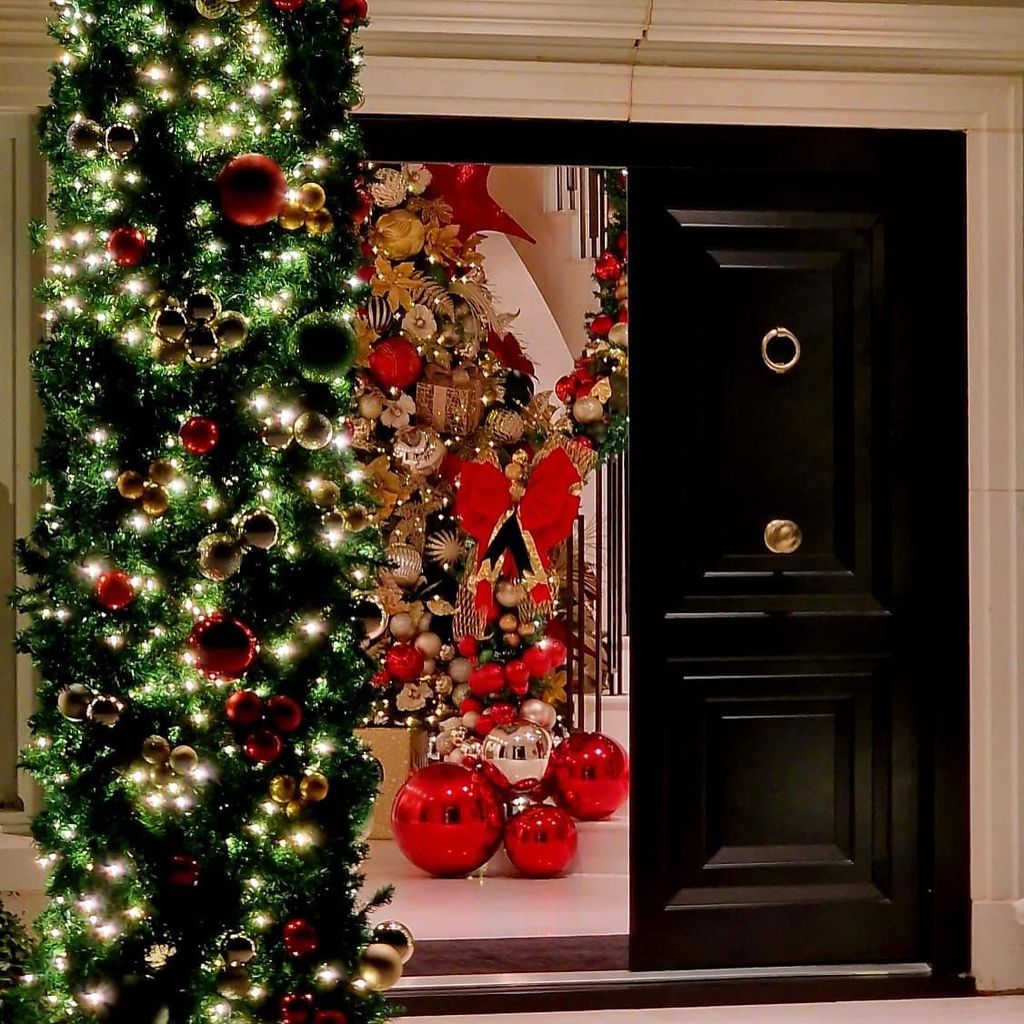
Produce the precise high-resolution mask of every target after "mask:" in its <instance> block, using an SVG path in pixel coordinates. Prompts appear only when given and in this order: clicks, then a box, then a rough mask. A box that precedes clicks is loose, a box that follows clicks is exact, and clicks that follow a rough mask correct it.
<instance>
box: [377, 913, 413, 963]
mask: <svg viewBox="0 0 1024 1024" xmlns="http://www.w3.org/2000/svg"><path fill="white" fill-rule="evenodd" d="M373 941H374V942H381V943H383V944H384V945H385V946H391V947H392V948H393V949H394V951H395V952H396V953H397V954H398V956H399V958H400V959H401V961H402V963H403V964H407V963H408V962H409V961H410V960H411V959H412V955H413V953H414V952H415V949H416V942H415V940H414V939H413V936H412V932H411V931H410V930H409V928H408V926H407V925H404V924H402V922H401V921H381V923H380V924H378V925H376V926H375V927H374V929H373Z"/></svg>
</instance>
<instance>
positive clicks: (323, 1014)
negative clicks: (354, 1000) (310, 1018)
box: [314, 1010, 348, 1024]
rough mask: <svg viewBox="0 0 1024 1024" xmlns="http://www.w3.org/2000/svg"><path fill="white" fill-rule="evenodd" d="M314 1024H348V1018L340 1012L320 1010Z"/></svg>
mask: <svg viewBox="0 0 1024 1024" xmlns="http://www.w3.org/2000/svg"><path fill="white" fill-rule="evenodd" d="M314 1024H348V1017H346V1016H345V1014H344V1013H342V1012H341V1010H321V1011H320V1012H319V1013H318V1014H317V1015H316V1021H315V1022H314Z"/></svg>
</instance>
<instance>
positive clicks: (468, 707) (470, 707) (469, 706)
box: [459, 697, 484, 715]
mask: <svg viewBox="0 0 1024 1024" xmlns="http://www.w3.org/2000/svg"><path fill="white" fill-rule="evenodd" d="M483 709H484V702H483V701H482V700H477V698H476V697H463V698H462V703H461V704H460V705H459V714H460V715H468V714H469V713H470V712H472V711H476V712H477V713H479V712H481V711H483Z"/></svg>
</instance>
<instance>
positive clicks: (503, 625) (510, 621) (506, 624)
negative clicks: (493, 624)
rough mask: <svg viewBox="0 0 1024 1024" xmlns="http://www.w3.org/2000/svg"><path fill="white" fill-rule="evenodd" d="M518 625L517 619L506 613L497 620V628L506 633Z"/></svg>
mask: <svg viewBox="0 0 1024 1024" xmlns="http://www.w3.org/2000/svg"><path fill="white" fill-rule="evenodd" d="M518 625H519V619H518V618H516V616H515V615H513V614H512V613H511V612H508V613H506V614H505V615H502V617H501V618H500V619H498V628H499V629H501V630H503V631H504V632H506V633H509V632H511V631H512V630H513V629H515V628H516V627H517V626H518Z"/></svg>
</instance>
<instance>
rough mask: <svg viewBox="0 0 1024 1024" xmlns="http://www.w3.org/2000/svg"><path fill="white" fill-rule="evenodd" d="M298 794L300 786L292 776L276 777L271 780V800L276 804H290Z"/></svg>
mask: <svg viewBox="0 0 1024 1024" xmlns="http://www.w3.org/2000/svg"><path fill="white" fill-rule="evenodd" d="M298 792H299V785H298V783H297V782H296V781H295V780H294V779H293V778H292V777H291V776H290V775H275V776H274V777H273V778H272V779H271V780H270V799H271V800H273V801H274V803H276V804H287V803H290V802H291V801H292V800H294V799H295V797H296V796H297V795H298Z"/></svg>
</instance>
